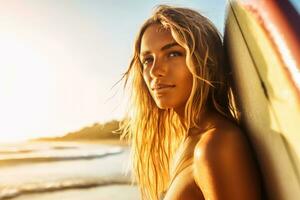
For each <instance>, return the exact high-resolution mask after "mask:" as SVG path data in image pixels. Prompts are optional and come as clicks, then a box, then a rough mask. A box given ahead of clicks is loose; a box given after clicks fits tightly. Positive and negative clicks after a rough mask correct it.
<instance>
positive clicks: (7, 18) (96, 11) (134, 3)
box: [0, 0, 226, 143]
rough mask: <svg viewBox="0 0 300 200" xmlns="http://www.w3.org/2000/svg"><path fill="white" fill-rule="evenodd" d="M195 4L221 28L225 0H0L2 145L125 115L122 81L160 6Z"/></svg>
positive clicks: (0, 113) (0, 140)
mask: <svg viewBox="0 0 300 200" xmlns="http://www.w3.org/2000/svg"><path fill="white" fill-rule="evenodd" d="M166 3H167V4H171V5H177V6H185V7H190V8H193V9H196V10H198V11H200V12H201V13H202V14H204V15H206V16H207V17H209V18H210V19H211V20H212V21H213V22H214V23H215V24H216V26H217V28H218V29H219V30H220V31H221V32H222V31H223V28H224V26H223V22H224V13H225V7H226V6H225V4H226V0H210V1H206V0H186V1H183V0H182V1H180V0H172V1H154V0H153V1H150V0H145V1H138V0H127V1H126V0H85V1H81V0H42V1H41V0H26V1H25V0H9V1H7V0H0V13H1V15H0V55H1V59H0V123H1V125H0V143H1V142H10V141H14V142H15V141H19V140H24V139H30V138H35V137H46V136H47V137H48V136H59V135H64V134H67V133H68V132H71V131H76V130H79V129H81V128H83V127H85V126H90V125H92V124H94V123H105V122H107V121H110V120H112V119H122V117H123V115H124V105H125V102H124V101H123V100H124V98H125V96H124V93H123V90H122V84H118V85H117V86H115V87H113V85H114V84H115V83H117V82H118V81H119V80H120V78H121V76H122V73H124V72H125V70H126V68H127V66H128V64H129V61H130V57H131V55H132V49H133V48H132V47H133V42H134V38H135V36H136V34H137V32H138V29H139V27H140V25H141V24H142V22H143V21H144V20H145V19H147V17H149V16H150V14H151V12H152V10H153V7H154V6H156V5H158V4H166Z"/></svg>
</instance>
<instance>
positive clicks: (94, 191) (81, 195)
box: [11, 184, 139, 200]
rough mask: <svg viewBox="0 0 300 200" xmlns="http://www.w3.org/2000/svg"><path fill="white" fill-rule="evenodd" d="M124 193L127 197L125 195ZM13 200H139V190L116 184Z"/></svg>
mask: <svg viewBox="0 0 300 200" xmlns="http://www.w3.org/2000/svg"><path fill="white" fill-rule="evenodd" d="M116 191H117V192H116ZM124 193H125V194H126V195H124ZM11 199H13V200H40V199H43V200H54V199H64V200H71V199H72V200H82V199H89V200H99V199H101V200H110V199H114V200H138V199H139V194H138V188H137V186H135V185H129V184H122V185H120V184H115V185H109V186H98V187H90V188H84V189H82V188H80V189H68V190H63V191H54V192H44V193H35V194H24V195H20V196H18V197H14V198H11Z"/></svg>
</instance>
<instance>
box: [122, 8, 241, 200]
mask: <svg viewBox="0 0 300 200" xmlns="http://www.w3.org/2000/svg"><path fill="white" fill-rule="evenodd" d="M153 24H161V26H162V27H163V28H166V29H168V30H170V31H171V34H172V36H173V38H174V40H175V41H176V42H177V43H178V44H179V45H181V46H182V47H183V48H184V49H185V50H186V64H187V66H188V68H189V70H190V72H191V73H192V75H193V87H192V91H191V94H190V97H189V99H188V101H187V103H186V107H185V121H184V124H182V123H181V122H180V120H179V118H178V116H177V115H176V113H175V112H174V111H173V110H172V109H165V110H162V109H159V108H158V107H157V106H156V104H155V102H154V100H153V99H152V97H151V95H150V93H149V91H148V89H147V86H146V84H145V82H144V79H143V75H142V63H141V61H140V55H139V54H140V45H141V40H142V36H143V34H144V32H145V30H146V29H147V28H148V27H149V26H151V25H153ZM229 76H230V73H229V70H228V68H227V65H226V62H225V59H224V48H223V44H222V39H221V36H220V34H219V32H218V31H217V29H216V28H215V26H214V25H213V24H212V23H211V22H210V21H209V20H208V19H207V18H206V17H204V16H202V15H201V14H199V13H198V12H196V11H194V10H192V9H188V8H179V7H171V6H166V5H160V6H158V7H157V8H156V9H155V11H154V13H153V15H152V17H151V18H149V19H148V20H147V21H146V22H145V23H144V24H143V25H142V27H141V29H140V31H139V33H138V35H137V38H136V41H135V46H134V54H133V58H132V60H131V62H130V65H129V68H128V70H127V71H126V72H125V74H124V76H123V78H125V87H127V89H128V91H130V102H129V107H128V112H127V116H126V118H125V120H124V121H123V122H122V124H121V127H122V131H123V133H122V137H123V138H127V139H129V140H130V141H131V148H132V151H131V152H132V161H133V163H132V164H133V172H134V174H133V175H134V178H135V179H136V182H137V184H138V185H139V187H140V191H141V197H142V199H152V200H155V199H159V194H160V193H162V192H163V191H164V190H165V189H166V188H167V187H168V185H169V184H170V181H171V180H170V179H171V175H170V163H171V161H172V156H173V155H174V152H175V150H176V148H177V147H178V145H179V144H180V142H181V141H182V140H183V139H184V138H185V137H186V136H187V130H188V129H189V128H192V127H198V125H197V122H198V121H199V118H200V114H201V112H202V111H203V109H204V108H206V107H210V108H212V109H215V110H216V111H217V112H219V113H220V114H222V115H223V116H225V117H226V118H228V119H229V120H232V121H234V122H237V115H236V110H235V107H234V104H233V96H232V92H231V87H230V82H229V80H230V77H229ZM129 83H130V84H129Z"/></svg>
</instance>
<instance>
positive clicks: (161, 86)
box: [151, 84, 175, 92]
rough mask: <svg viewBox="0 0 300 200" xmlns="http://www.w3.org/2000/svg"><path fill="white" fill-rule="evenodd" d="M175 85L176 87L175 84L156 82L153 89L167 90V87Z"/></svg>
mask: <svg viewBox="0 0 300 200" xmlns="http://www.w3.org/2000/svg"><path fill="white" fill-rule="evenodd" d="M174 87H175V85H172V84H154V86H153V87H152V88H151V89H152V90H154V91H156V92H159V91H165V90H167V89H171V88H174Z"/></svg>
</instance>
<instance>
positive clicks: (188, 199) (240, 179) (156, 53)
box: [140, 24, 261, 200]
mask: <svg viewBox="0 0 300 200" xmlns="http://www.w3.org/2000/svg"><path fill="white" fill-rule="evenodd" d="M159 30H160V31H159ZM174 43H175V40H174V39H173V37H172V35H171V32H170V31H169V30H166V29H164V30H161V26H160V25H158V24H155V25H151V26H150V27H148V28H147V29H146V31H145V33H144V34H143V36H142V40H141V51H140V60H141V62H142V63H143V78H144V80H145V83H146V85H147V87H148V89H149V92H150V94H151V96H152V97H153V99H154V101H155V103H156V104H157V106H158V107H159V108H161V109H167V108H173V109H174V110H175V112H176V113H177V114H178V115H179V116H180V117H183V110H184V106H185V104H186V102H187V100H188V98H189V96H190V93H191V88H192V74H191V73H190V71H189V70H188V68H187V66H186V62H185V59H186V56H185V53H186V52H185V49H184V48H183V47H181V46H179V45H173V46H172V45H171V47H169V48H163V47H165V46H166V45H167V46H168V45H169V44H174ZM158 82H159V83H164V84H168V85H174V86H175V87H172V88H169V89H167V90H164V91H163V92H160V93H159V94H158V93H157V91H155V90H153V89H152V87H153V84H154V83H158ZM198 125H199V127H210V129H205V128H203V129H201V130H193V134H191V135H193V136H191V137H194V136H195V135H197V136H199V135H200V136H201V137H195V139H196V138H197V140H198V141H196V143H195V144H196V145H195V149H194V154H193V155H191V157H192V159H193V162H192V164H191V166H189V167H187V168H186V169H184V170H183V171H181V172H180V173H179V174H178V175H177V177H176V178H175V179H174V181H173V182H172V184H171V186H170V187H169V189H168V191H167V193H166V196H165V198H164V200H204V199H209V200H241V199H243V200H257V199H261V198H260V196H261V195H260V192H261V191H260V181H259V175H258V170H257V169H256V166H255V165H254V160H253V158H252V153H251V151H250V148H249V145H248V143H247V141H246V139H245V137H244V135H243V133H242V132H241V130H240V129H239V128H238V127H237V126H236V125H235V124H233V123H231V122H230V121H229V120H227V119H226V118H224V117H222V116H221V115H220V114H218V113H217V112H215V111H212V110H207V112H206V113H205V118H204V120H202V121H201V123H200V122H199V124H198ZM203 130H205V131H203Z"/></svg>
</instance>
